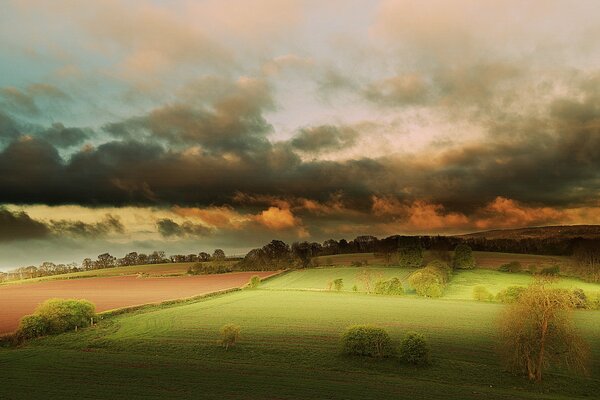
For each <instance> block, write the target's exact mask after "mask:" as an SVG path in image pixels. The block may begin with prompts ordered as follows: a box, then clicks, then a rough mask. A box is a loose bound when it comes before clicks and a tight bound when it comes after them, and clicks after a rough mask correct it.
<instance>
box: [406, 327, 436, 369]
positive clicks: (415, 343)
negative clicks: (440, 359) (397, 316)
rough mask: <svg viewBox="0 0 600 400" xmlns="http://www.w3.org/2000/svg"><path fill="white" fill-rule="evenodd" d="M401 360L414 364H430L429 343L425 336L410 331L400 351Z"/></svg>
mask: <svg viewBox="0 0 600 400" xmlns="http://www.w3.org/2000/svg"><path fill="white" fill-rule="evenodd" d="M399 356H400V360H402V361H403V362H405V363H408V364H413V365H426V364H429V345H428V344H427V341H426V340H425V336H423V335H421V334H420V333H415V332H410V333H408V334H407V335H406V337H405V338H404V339H403V340H402V343H401V344H400V352H399Z"/></svg>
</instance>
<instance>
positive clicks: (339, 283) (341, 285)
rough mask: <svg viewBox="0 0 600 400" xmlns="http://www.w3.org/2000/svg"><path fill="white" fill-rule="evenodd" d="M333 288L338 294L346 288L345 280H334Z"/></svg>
mask: <svg viewBox="0 0 600 400" xmlns="http://www.w3.org/2000/svg"><path fill="white" fill-rule="evenodd" d="M333 288H334V289H335V291H336V292H340V291H341V290H342V289H343V288H344V280H343V279H342V278H337V279H334V280H333Z"/></svg>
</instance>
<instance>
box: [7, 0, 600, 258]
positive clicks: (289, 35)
mask: <svg viewBox="0 0 600 400" xmlns="http://www.w3.org/2000/svg"><path fill="white" fill-rule="evenodd" d="M599 17H600V15H599V12H598V9H597V5H596V4H595V2H594V1H579V2H575V3H573V2H567V1H530V2H520V1H487V2H480V1H475V0H460V1H453V2H447V1H428V2H421V1H413V0H405V1H401V0H398V1H379V2H372V1H356V2H345V1H333V2H325V3H324V2H317V1H312V0H297V1H288V2H281V1H271V0H261V1H256V2H251V3H250V2H245V1H238V0H227V1H212V0H204V1H198V2H189V1H183V0H181V1H174V2H169V3H168V4H167V3H164V2H162V1H140V2H129V1H116V0H115V1H107V2H92V3H87V4H86V6H85V7H83V6H82V5H81V4H79V3H78V2H73V1H69V0H60V1H43V0H40V1H9V2H7V3H6V4H5V5H4V9H3V12H2V15H0V57H1V58H2V60H3V62H2V63H1V65H0V207H1V208H0V222H1V223H0V252H1V257H0V258H1V260H0V266H2V267H9V266H14V265H15V264H23V263H33V262H38V261H41V260H42V259H48V258H51V259H56V260H59V261H61V260H63V261H71V260H72V259H78V258H81V257H82V256H86V255H92V256H93V255H94V254H95V253H96V252H103V251H113V252H125V251H128V250H131V251H133V250H148V249H162V250H166V251H181V252H189V251H200V250H210V249H211V248H214V247H222V248H225V249H226V250H229V251H233V252H242V251H244V250H247V249H248V248H251V247H253V246H257V245H260V244H261V243H262V242H264V241H267V240H270V239H271V238H275V237H277V238H282V239H284V240H287V241H295V240H324V239H327V238H329V237H335V238H339V237H342V236H344V237H348V236H352V237H353V236H356V235H360V234H374V235H380V236H381V235H388V234H396V233H459V232H467V231H473V230H481V229H494V228H504V227H522V226H533V225H544V224H577V223H600V200H599V195H600V128H599V127H600V69H599V68H598V65H600V64H599V63H600V56H599V55H600V42H599V41H598V40H597V37H598V36H599V35H600V30H599V29H598V25H597V20H598V18H599Z"/></svg>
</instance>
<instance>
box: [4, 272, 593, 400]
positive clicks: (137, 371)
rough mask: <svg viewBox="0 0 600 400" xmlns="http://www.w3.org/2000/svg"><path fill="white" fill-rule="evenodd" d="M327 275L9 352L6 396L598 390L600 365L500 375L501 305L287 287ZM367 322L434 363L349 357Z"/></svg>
mask: <svg viewBox="0 0 600 400" xmlns="http://www.w3.org/2000/svg"><path fill="white" fill-rule="evenodd" d="M329 272H331V271H329ZM329 272H328V271H326V270H310V271H299V273H300V274H299V276H297V277H294V274H296V272H293V273H290V274H287V275H283V276H281V277H278V278H274V279H273V280H271V281H269V282H265V283H264V284H263V285H264V287H265V288H269V289H270V290H261V289H259V290H246V291H242V292H236V293H232V294H228V295H225V296H220V297H216V298H212V299H208V300H205V301H202V302H198V303H193V304H188V305H183V306H177V307H171V308H161V309H157V310H154V311H151V312H143V313H134V314H129V315H122V316H118V317H115V318H113V319H110V320H107V321H104V322H102V323H101V324H100V325H99V326H97V327H95V328H93V329H88V330H85V331H80V332H78V333H77V334H75V333H71V334H65V335H60V336H57V337H51V338H45V339H41V340H38V341H35V342H33V343H32V344H30V345H29V346H27V347H25V348H23V349H19V350H1V349H0V368H2V367H3V366H8V365H10V368H2V370H3V371H2V379H3V384H2V385H0V397H1V398H9V399H10V398H44V399H49V398H66V397H73V396H74V394H75V393H76V394H77V396H78V397H80V398H106V397H110V398H113V399H137V398H140V399H141V398H145V399H147V398H150V399H152V398H170V399H171V398H172V399H178V398H200V397H201V398H207V399H209V398H215V399H223V398H225V399H241V398H256V399H261V398H265V397H267V398H278V399H313V398H344V399H354V398H356V399H380V398H409V397H413V398H428V399H445V400H447V399H479V398H486V399H513V398H519V399H528V398H544V399H567V398H586V397H587V398H591V397H593V396H594V395H595V394H597V393H598V392H599V391H600V375H599V374H598V369H599V368H600V363H599V362H598V361H596V362H595V364H594V365H593V367H594V369H593V371H594V373H593V375H592V376H591V378H589V379H585V378H578V377H574V376H572V375H565V374H563V373H558V372H555V373H552V374H549V375H548V376H547V380H546V382H545V383H543V384H542V385H532V384H529V383H528V382H526V381H525V380H523V379H521V378H518V377H513V376H511V375H509V374H506V373H504V372H502V367H501V366H500V365H499V364H498V359H497V356H496V354H495V352H494V332H495V328H494V324H495V319H496V317H497V314H498V312H499V311H500V310H501V309H502V306H501V305H498V304H489V303H476V302H471V301H459V300H427V299H419V298H414V297H390V296H373V295H366V294H361V293H348V292H344V293H333V292H306V291H290V290H278V287H279V289H289V288H290V287H294V286H310V285H321V282H322V281H323V280H326V279H329V278H330V276H329V275H327V274H328V273H329ZM334 272H335V276H337V275H339V274H340V273H342V272H343V273H346V274H351V273H352V271H348V269H335V270H334ZM476 272H482V273H484V274H485V273H488V272H487V271H476ZM469 273H470V272H469ZM475 274H476V275H477V273H475ZM311 275H312V276H311ZM459 276H460V275H459ZM508 276H511V277H514V276H513V275H508ZM466 277H467V278H468V275H467V276H466ZM286 282H288V283H286ZM288 285H289V286H288ZM576 320H577V324H578V327H579V328H580V329H581V330H582V332H583V334H584V336H585V337H586V338H587V340H588V342H589V343H590V345H591V347H592V351H593V354H594V358H595V360H599V359H600V330H599V329H597V327H598V324H600V312H596V311H580V312H577V313H576ZM226 323H236V324H238V325H240V326H241V327H242V342H241V343H240V345H239V346H238V347H237V348H235V349H233V350H230V351H225V350H223V349H222V348H220V347H218V346H217V345H216V339H217V337H218V329H219V327H220V326H222V325H223V324H226ZM357 323H372V324H377V325H381V326H385V327H386V329H388V331H389V332H390V334H391V335H392V337H393V339H394V340H395V341H396V342H397V341H398V340H400V339H401V337H402V335H403V334H404V333H405V332H407V331H408V330H417V331H421V332H424V333H425V334H426V335H427V336H428V338H429V340H430V343H431V346H432V350H433V355H434V357H433V365H432V366H431V367H429V368H416V369H415V368H410V367H406V366H402V365H400V364H398V363H397V361H395V360H383V361H374V360H360V359H354V358H349V357H343V356H340V355H339V354H338V337H339V334H340V332H341V331H342V330H343V329H344V327H346V326H348V325H352V324H357Z"/></svg>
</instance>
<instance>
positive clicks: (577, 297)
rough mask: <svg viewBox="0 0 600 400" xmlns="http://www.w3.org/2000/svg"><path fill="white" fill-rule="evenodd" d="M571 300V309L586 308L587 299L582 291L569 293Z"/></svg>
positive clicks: (576, 290)
mask: <svg viewBox="0 0 600 400" xmlns="http://www.w3.org/2000/svg"><path fill="white" fill-rule="evenodd" d="M571 298H572V300H573V307H575V308H588V298H587V296H586V294H585V292H584V291H583V289H579V288H577V289H573V292H571Z"/></svg>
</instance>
